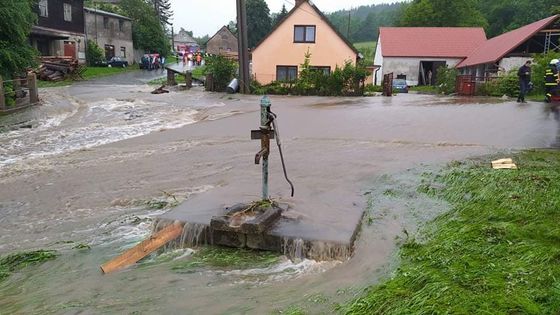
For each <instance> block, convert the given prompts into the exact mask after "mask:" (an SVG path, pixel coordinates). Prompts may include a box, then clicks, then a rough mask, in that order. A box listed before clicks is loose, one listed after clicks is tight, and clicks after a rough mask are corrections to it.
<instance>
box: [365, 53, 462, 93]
mask: <svg viewBox="0 0 560 315" xmlns="http://www.w3.org/2000/svg"><path fill="white" fill-rule="evenodd" d="M376 57H377V56H376ZM462 60H463V58H416V57H414V58H411V57H383V64H382V67H381V70H380V71H379V72H382V74H381V79H382V78H383V77H382V76H383V75H385V74H387V73H391V72H393V75H394V77H395V78H396V77H397V75H399V74H405V75H406V82H407V84H408V85H411V86H415V85H418V74H419V72H420V61H445V63H446V64H447V67H449V68H452V67H455V66H456V65H457V64H458V63H459V62H461V61H462ZM378 84H381V81H378Z"/></svg>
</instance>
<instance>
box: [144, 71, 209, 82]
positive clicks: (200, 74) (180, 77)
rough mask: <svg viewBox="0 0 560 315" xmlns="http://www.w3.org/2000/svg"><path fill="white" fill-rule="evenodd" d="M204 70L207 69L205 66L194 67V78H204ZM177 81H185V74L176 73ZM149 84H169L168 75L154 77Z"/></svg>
mask: <svg viewBox="0 0 560 315" xmlns="http://www.w3.org/2000/svg"><path fill="white" fill-rule="evenodd" d="M204 70H205V67H204V66H202V67H196V68H194V69H193V71H192V77H193V79H196V80H202V77H204V76H205V74H204ZM175 82H177V84H182V83H185V76H183V75H178V74H176V75H175ZM148 84H149V85H158V86H159V85H166V84H167V77H164V78H159V79H153V80H151V81H149V82H148Z"/></svg>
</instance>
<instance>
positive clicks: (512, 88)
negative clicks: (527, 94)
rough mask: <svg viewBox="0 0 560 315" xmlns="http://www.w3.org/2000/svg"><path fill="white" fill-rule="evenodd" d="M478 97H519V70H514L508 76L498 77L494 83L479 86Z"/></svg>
mask: <svg viewBox="0 0 560 315" xmlns="http://www.w3.org/2000/svg"><path fill="white" fill-rule="evenodd" d="M477 95H481V96H503V95H507V96H509V97H516V96H517V95H519V78H518V77H517V70H512V71H510V72H508V73H507V74H505V75H503V76H500V77H497V78H496V79H494V80H492V81H488V82H485V83H481V84H479V85H478V89H477Z"/></svg>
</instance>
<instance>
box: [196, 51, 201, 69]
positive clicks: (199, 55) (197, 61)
mask: <svg viewBox="0 0 560 315" xmlns="http://www.w3.org/2000/svg"><path fill="white" fill-rule="evenodd" d="M201 62H202V54H200V52H198V54H196V64H197V65H198V66H200V63H201Z"/></svg>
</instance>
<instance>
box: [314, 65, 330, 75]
mask: <svg viewBox="0 0 560 315" xmlns="http://www.w3.org/2000/svg"><path fill="white" fill-rule="evenodd" d="M309 69H311V71H319V72H322V73H323V74H324V75H330V74H331V67H328V66H311V67H309Z"/></svg>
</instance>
